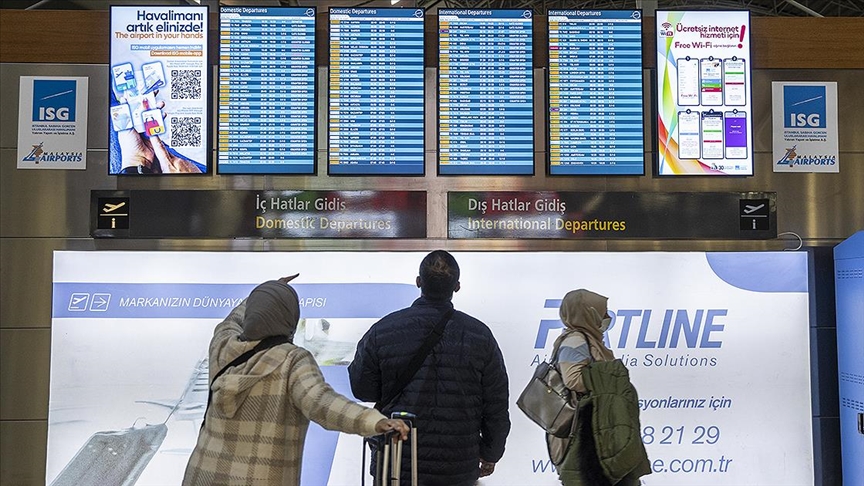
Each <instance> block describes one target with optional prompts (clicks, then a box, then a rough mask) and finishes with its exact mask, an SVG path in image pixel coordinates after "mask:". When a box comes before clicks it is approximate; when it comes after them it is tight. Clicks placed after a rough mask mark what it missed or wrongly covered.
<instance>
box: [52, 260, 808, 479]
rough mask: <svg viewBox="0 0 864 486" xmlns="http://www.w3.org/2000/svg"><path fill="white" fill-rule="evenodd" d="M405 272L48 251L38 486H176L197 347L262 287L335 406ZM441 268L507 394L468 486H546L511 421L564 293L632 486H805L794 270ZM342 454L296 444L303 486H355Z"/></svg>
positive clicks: (196, 374)
mask: <svg viewBox="0 0 864 486" xmlns="http://www.w3.org/2000/svg"><path fill="white" fill-rule="evenodd" d="M424 256H425V252H398V253H389V252H296V253H292V252H255V253H242V252H231V253H219V252H109V251H94V252H56V253H55V254H54V283H53V318H52V327H51V333H52V334H51V340H52V342H51V385H50V386H51V388H50V400H49V411H48V455H47V466H46V484H49V485H51V484H53V485H58V486H59V485H62V484H75V485H77V486H85V485H100V486H101V485H103V484H108V483H106V482H105V481H104V480H103V479H101V478H104V477H108V476H105V475H107V474H111V476H110V477H111V478H112V481H113V482H111V483H110V484H131V483H134V484H136V485H138V486H144V485H152V486H164V485H166V484H180V481H181V478H182V476H183V471H184V468H185V466H186V463H187V461H188V459H189V456H190V454H191V452H192V449H193V447H194V446H195V442H196V437H197V434H198V431H199V429H200V427H201V419H202V417H203V413H204V406H205V404H206V401H207V380H208V366H207V349H208V343H209V341H210V338H211V336H212V333H213V329H214V327H215V326H216V325H217V324H218V323H219V322H221V320H222V319H224V318H225V317H226V316H227V315H228V314H229V313H230V311H231V310H232V309H233V308H234V307H235V306H236V305H238V304H239V303H240V302H241V301H242V300H243V299H244V298H245V297H246V296H247V295H248V294H249V292H250V291H251V290H252V288H254V287H255V285H257V284H259V283H261V282H263V281H266V280H271V279H276V278H279V277H282V276H285V275H293V274H294V273H298V272H299V274H300V276H299V277H298V278H297V279H295V280H294V281H293V282H292V286H294V287H295V288H296V290H297V293H298V295H299V298H300V304H301V312H300V314H301V316H300V317H301V320H300V324H299V326H298V330H297V333H296V335H295V339H294V343H295V344H297V345H299V346H302V347H304V348H306V349H308V350H309V351H310V352H311V353H312V354H313V356H314V357H315V358H316V360H317V361H318V363H319V365H320V366H321V367H322V369H323V371H324V375H325V377H326V379H327V381H328V382H329V383H330V384H331V385H332V386H333V387H334V388H335V389H336V390H337V391H338V392H340V393H342V394H344V395H347V396H351V395H350V387H349V385H348V377H347V369H346V365H347V364H348V363H350V362H351V360H352V359H353V356H354V351H355V347H356V344H357V342H358V340H359V339H360V337H361V336H362V335H363V334H364V333H365V332H366V331H367V330H368V329H369V327H370V326H371V325H372V324H373V323H374V322H375V321H376V320H377V319H379V318H380V317H382V316H384V315H386V314H388V313H390V312H392V311H394V310H397V309H400V308H403V307H407V306H409V305H411V303H412V301H413V300H414V299H416V298H417V297H418V296H419V290H418V289H417V287H416V286H415V278H416V276H417V273H418V267H419V264H420V261H421V260H422V259H423V257H424ZM454 256H455V258H456V259H457V261H458V263H459V266H460V269H461V277H460V284H461V289H460V290H459V291H458V292H457V293H456V294H455V295H454V298H453V302H454V305H455V306H456V308H457V309H458V310H460V311H463V312H466V313H468V314H470V315H472V316H474V317H476V318H477V319H480V320H481V321H483V322H484V323H485V324H486V325H487V326H488V327H489V328H490V330H491V331H492V333H493V335H494V336H495V337H496V339H497V341H498V344H499V346H500V348H501V351H502V354H503V356H504V360H505V363H506V366H507V372H508V375H509V382H510V419H511V421H512V430H511V433H510V436H509V438H508V440H507V448H506V452H505V454H504V456H503V458H502V459H501V460H500V461H499V462H498V464H497V465H496V467H495V472H494V474H492V475H491V476H489V477H487V478H483V479H481V481H480V483H479V484H481V485H484V486H514V485H519V486H552V485H559V484H560V482H559V481H558V477H557V474H556V471H555V468H554V466H553V465H552V464H551V462H550V460H549V457H548V454H547V451H546V444H545V441H544V434H543V431H542V430H541V429H540V428H539V427H537V426H536V425H535V424H534V423H533V422H531V421H530V420H529V419H528V418H527V417H526V416H525V415H523V414H522V412H521V411H520V410H519V409H518V408H517V407H516V405H515V402H516V399H517V398H518V396H519V394H520V393H521V391H522V389H523V388H524V387H525V384H527V383H528V381H529V379H530V377H531V376H532V374H533V371H534V368H535V367H536V366H537V365H538V364H539V363H540V362H542V361H543V360H545V359H548V358H549V356H550V352H551V350H552V346H553V343H554V341H555V338H556V337H557V336H558V335H559V332H560V329H561V328H562V323H561V321H560V320H559V317H558V307H559V306H560V302H561V299H562V298H563V296H564V295H565V294H566V293H567V292H568V291H570V290H574V289H578V288H587V289H590V290H593V291H595V292H597V293H600V294H603V295H606V296H608V297H609V311H610V312H609V313H610V316H612V324H611V326H610V328H609V330H608V331H607V332H606V334H605V340H606V343H607V346H608V347H609V348H610V349H611V350H612V351H613V352H614V353H615V356H616V357H617V358H619V359H621V360H622V362H623V363H624V364H625V365H626V366H627V368H628V369H629V373H630V378H631V380H632V382H633V384H634V385H635V387H636V389H637V390H638V393H639V408H640V414H641V427H642V430H641V435H642V440H643V442H644V443H645V446H646V449H647V452H648V456H649V459H650V462H651V468H652V471H653V473H652V474H650V475H648V476H645V477H644V478H643V484H645V485H649V486H650V485H657V486H660V485H663V486H729V485H739V484H746V485H750V486H776V485H778V484H782V485H784V486H796V485H800V486H805V485H806V486H810V485H812V484H813V443H812V431H811V423H812V422H811V417H812V412H811V405H810V361H809V356H810V354H809V350H810V347H809V323H808V315H809V312H808V293H807V260H806V254H804V253H800V252H777V253H771V252H754V253H702V252H693V253H660V252H655V253H551V252H550V253H530V252H513V253H503V252H499V253H454ZM420 433H422V432H420ZM361 442H362V441H361V439H360V437H358V436H352V435H346V434H340V433H337V432H331V431H325V430H324V429H322V428H320V427H318V426H316V425H312V426H311V427H310V429H309V434H308V436H307V438H306V449H305V452H304V458H303V460H304V463H303V479H302V484H303V485H304V486H356V485H358V484H360V477H361V474H362V471H363V470H362V467H361V463H360V461H361V450H362V447H363V446H362V443H361ZM121 450H122V457H119V458H118V457H117V454H114V452H117V451H121ZM136 480H137V482H135V481H136ZM127 481H129V483H127ZM367 484H371V482H367Z"/></svg>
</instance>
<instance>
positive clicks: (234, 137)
mask: <svg viewBox="0 0 864 486" xmlns="http://www.w3.org/2000/svg"><path fill="white" fill-rule="evenodd" d="M218 93H219V134H218V145H217V147H218V150H219V151H218V154H219V155H218V159H217V165H218V166H217V170H218V171H219V173H220V174H314V173H315V9H314V8H312V7H308V8H306V7H304V8H281V7H220V10H219V91H218Z"/></svg>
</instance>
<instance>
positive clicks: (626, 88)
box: [547, 10, 645, 175]
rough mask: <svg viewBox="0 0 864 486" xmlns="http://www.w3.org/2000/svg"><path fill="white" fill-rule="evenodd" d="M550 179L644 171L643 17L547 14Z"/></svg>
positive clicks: (579, 12)
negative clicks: (553, 176) (556, 176)
mask: <svg viewBox="0 0 864 486" xmlns="http://www.w3.org/2000/svg"><path fill="white" fill-rule="evenodd" d="M547 22H548V26H549V29H548V32H549V89H548V93H549V104H548V107H549V174H550V175H642V174H644V173H645V159H644V128H643V104H642V12H641V11H640V10H550V11H549V14H548V16H547Z"/></svg>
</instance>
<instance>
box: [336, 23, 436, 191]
mask: <svg viewBox="0 0 864 486" xmlns="http://www.w3.org/2000/svg"><path fill="white" fill-rule="evenodd" d="M424 17H425V15H424V13H423V9H419V8H418V9H413V8H405V9H403V8H331V9H330V29H329V34H330V70H329V85H330V91H329V95H328V110H329V116H328V127H329V133H328V145H327V147H328V164H327V167H328V172H329V173H330V174H331V175H423V173H424V171H425V166H424V164H423V156H424V145H423V143H424V140H423V127H424V121H423V109H424V101H423V99H424V98H423V96H424V93H423V89H424V81H423V52H424V51H423V26H424V22H425V18H424Z"/></svg>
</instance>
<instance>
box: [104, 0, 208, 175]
mask: <svg viewBox="0 0 864 486" xmlns="http://www.w3.org/2000/svg"><path fill="white" fill-rule="evenodd" d="M207 29H208V9H207V7H206V6H201V7H197V6H176V7H159V6H151V5H146V6H138V7H120V6H114V5H112V6H111V59H110V65H109V67H108V70H109V75H110V80H109V83H108V84H109V87H110V88H109V91H110V94H109V110H108V113H109V115H108V116H109V122H108V126H109V130H108V131H109V136H108V172H109V174H111V175H121V174H122V175H126V174H201V173H205V172H207V170H208V163H207V152H208V147H209V137H208V134H209V131H210V122H209V120H208V109H209V106H208V96H207V94H208V93H209V92H210V86H209V83H208V80H209V73H208V69H209V68H208V67H207V56H208V54H207V38H208V35H207V33H208V30H207Z"/></svg>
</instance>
